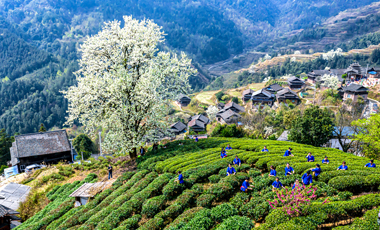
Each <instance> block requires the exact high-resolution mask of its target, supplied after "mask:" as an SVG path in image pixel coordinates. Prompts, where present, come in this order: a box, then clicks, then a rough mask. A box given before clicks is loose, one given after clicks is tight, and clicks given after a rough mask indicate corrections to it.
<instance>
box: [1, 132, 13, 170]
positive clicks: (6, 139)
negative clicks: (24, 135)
mask: <svg viewBox="0 0 380 230" xmlns="http://www.w3.org/2000/svg"><path fill="white" fill-rule="evenodd" d="M12 140H13V138H12V137H10V136H9V135H8V134H7V133H6V132H5V129H1V130H0V164H1V165H6V164H7V161H9V160H10V159H11V155H10V149H9V148H10V147H12Z"/></svg>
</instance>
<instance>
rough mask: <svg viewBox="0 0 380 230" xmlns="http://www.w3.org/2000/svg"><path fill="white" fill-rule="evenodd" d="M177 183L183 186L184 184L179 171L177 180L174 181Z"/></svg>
mask: <svg viewBox="0 0 380 230" xmlns="http://www.w3.org/2000/svg"><path fill="white" fill-rule="evenodd" d="M176 181H177V182H178V183H180V184H183V183H185V181H183V176H182V172H181V171H178V178H177V180H176Z"/></svg>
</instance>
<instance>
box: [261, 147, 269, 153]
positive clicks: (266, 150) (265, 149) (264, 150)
mask: <svg viewBox="0 0 380 230" xmlns="http://www.w3.org/2000/svg"><path fill="white" fill-rule="evenodd" d="M261 152H269V150H268V149H267V147H266V146H264V148H263V149H262V150H261Z"/></svg>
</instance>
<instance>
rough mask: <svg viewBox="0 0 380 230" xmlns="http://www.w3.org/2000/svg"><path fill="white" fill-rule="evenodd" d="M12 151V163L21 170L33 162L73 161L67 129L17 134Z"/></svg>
mask: <svg viewBox="0 0 380 230" xmlns="http://www.w3.org/2000/svg"><path fill="white" fill-rule="evenodd" d="M10 152H11V164H12V166H15V165H17V166H18V170H19V172H23V171H24V170H25V167H26V166H28V165H31V164H41V163H42V162H44V163H46V164H52V163H58V162H59V161H72V155H71V154H72V153H71V146H70V142H69V139H68V137H67V133H66V130H57V131H49V132H41V133H32V134H23V135H17V136H15V141H14V142H13V143H12V147H11V148H10Z"/></svg>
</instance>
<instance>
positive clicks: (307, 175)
mask: <svg viewBox="0 0 380 230" xmlns="http://www.w3.org/2000/svg"><path fill="white" fill-rule="evenodd" d="M302 183H303V184H304V185H309V184H311V183H313V177H312V176H311V175H310V170H308V171H307V172H306V173H305V174H303V176H302Z"/></svg>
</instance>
